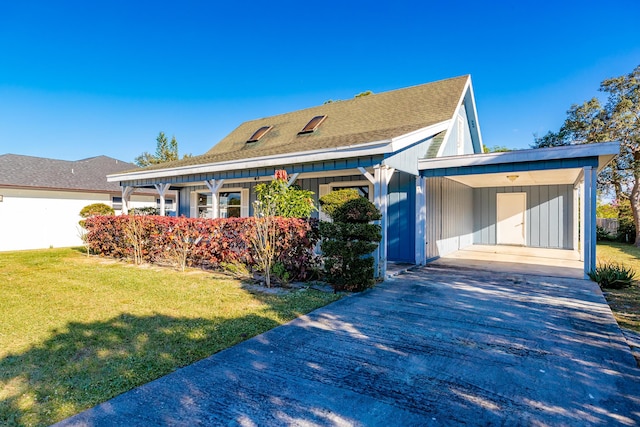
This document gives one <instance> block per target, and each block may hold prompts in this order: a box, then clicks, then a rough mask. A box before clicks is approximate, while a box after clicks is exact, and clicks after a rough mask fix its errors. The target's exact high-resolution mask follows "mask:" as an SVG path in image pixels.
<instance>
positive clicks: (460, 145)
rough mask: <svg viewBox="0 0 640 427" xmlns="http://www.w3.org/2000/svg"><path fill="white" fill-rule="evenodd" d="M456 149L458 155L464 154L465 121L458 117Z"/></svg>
mask: <svg viewBox="0 0 640 427" xmlns="http://www.w3.org/2000/svg"><path fill="white" fill-rule="evenodd" d="M456 133H457V135H456V136H457V140H456V146H457V147H456V148H457V151H458V154H464V120H463V119H462V117H459V116H458V129H457V132H456Z"/></svg>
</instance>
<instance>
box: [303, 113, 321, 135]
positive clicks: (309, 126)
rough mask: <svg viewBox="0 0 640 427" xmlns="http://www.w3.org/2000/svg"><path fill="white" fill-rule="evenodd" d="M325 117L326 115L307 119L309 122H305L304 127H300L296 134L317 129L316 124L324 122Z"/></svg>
mask: <svg viewBox="0 0 640 427" xmlns="http://www.w3.org/2000/svg"><path fill="white" fill-rule="evenodd" d="M326 118H327V116H315V117H314V118H313V119H311V120H310V121H309V123H307V125H306V126H305V127H303V128H302V130H301V131H300V132H298V134H303V133H311V132H314V131H315V130H316V129H318V126H320V125H321V124H322V122H324V119H326Z"/></svg>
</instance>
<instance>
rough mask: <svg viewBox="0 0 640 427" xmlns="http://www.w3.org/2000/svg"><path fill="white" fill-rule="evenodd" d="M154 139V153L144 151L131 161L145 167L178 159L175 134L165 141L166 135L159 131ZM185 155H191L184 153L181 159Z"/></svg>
mask: <svg viewBox="0 0 640 427" xmlns="http://www.w3.org/2000/svg"><path fill="white" fill-rule="evenodd" d="M156 141H157V145H156V153H155V154H151V153H149V152H146V151H145V152H144V153H142V154H140V155H139V156H138V157H136V159H135V160H134V161H133V162H134V163H135V164H136V165H138V166H140V167H145V166H150V165H157V164H159V163H166V162H171V161H174V160H178V159H180V156H179V155H178V141H177V140H176V137H175V136H173V137H171V141H167V137H166V135H165V134H164V132H160V133H159V134H158V137H157V138H156ZM187 157H191V155H190V154H186V155H184V156H183V159H184V158H187Z"/></svg>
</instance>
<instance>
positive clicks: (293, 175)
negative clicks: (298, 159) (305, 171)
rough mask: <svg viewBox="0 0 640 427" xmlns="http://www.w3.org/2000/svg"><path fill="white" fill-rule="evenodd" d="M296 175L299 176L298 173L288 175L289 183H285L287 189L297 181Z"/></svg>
mask: <svg viewBox="0 0 640 427" xmlns="http://www.w3.org/2000/svg"><path fill="white" fill-rule="evenodd" d="M298 175H300V173H292V174H291V175H289V181H288V182H287V187H291V186H292V185H293V183H294V182H296V179H298Z"/></svg>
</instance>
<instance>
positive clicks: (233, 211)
mask: <svg viewBox="0 0 640 427" xmlns="http://www.w3.org/2000/svg"><path fill="white" fill-rule="evenodd" d="M191 194H192V196H191V197H192V198H191V202H192V203H191V216H192V217H194V216H197V217H198V218H241V217H247V216H249V189H248V188H223V189H221V191H219V192H218V194H217V196H218V204H217V206H216V208H217V209H214V207H213V197H212V196H211V193H209V192H202V193H200V192H197V193H196V192H194V193H191ZM214 210H215V211H216V213H215V216H214Z"/></svg>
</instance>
